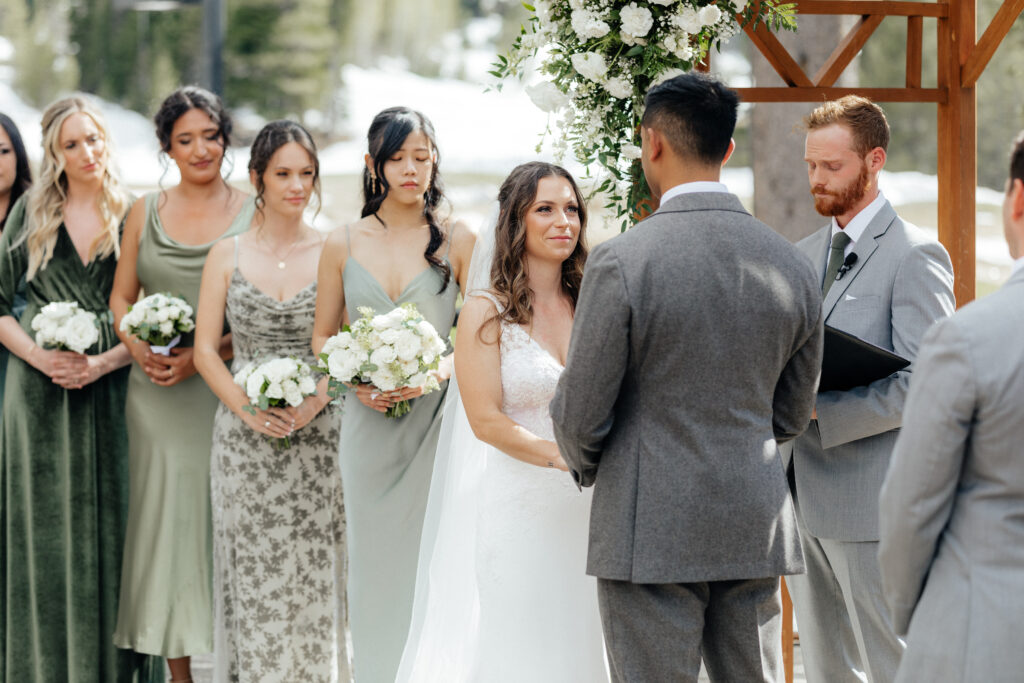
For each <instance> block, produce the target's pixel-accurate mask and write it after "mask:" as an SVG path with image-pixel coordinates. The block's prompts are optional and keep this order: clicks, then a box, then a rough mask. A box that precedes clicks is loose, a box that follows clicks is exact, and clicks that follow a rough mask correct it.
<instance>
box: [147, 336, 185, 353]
mask: <svg viewBox="0 0 1024 683" xmlns="http://www.w3.org/2000/svg"><path fill="white" fill-rule="evenodd" d="M180 342H181V335H180V334H179V335H178V336H177V337H175V338H174V339H172V340H171V341H169V342H167V345H166V346H156V345H155V344H150V345H149V350H150V351H152V352H153V353H156V354H159V355H161V356H169V355H171V349H173V348H174V347H175V346H177V345H178V344H179V343H180Z"/></svg>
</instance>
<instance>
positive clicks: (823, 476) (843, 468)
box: [783, 95, 954, 683]
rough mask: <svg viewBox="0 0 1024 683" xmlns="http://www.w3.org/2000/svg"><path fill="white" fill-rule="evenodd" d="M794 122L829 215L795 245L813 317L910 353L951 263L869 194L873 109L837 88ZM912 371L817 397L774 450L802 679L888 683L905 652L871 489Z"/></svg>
mask: <svg viewBox="0 0 1024 683" xmlns="http://www.w3.org/2000/svg"><path fill="white" fill-rule="evenodd" d="M804 127H805V129H806V131H807V139H806V145H805V159H804V160H805V161H806V162H807V174H808V180H809V181H810V190H811V194H812V195H813V197H814V208H815V209H816V210H817V211H818V213H820V214H822V215H823V216H826V217H828V218H829V219H830V221H829V224H828V225H825V226H824V227H822V228H821V229H820V230H818V231H817V232H815V233H814V234H812V235H811V236H809V237H807V238H806V239H804V240H802V241H800V242H799V243H798V244H797V247H798V248H799V249H800V250H801V251H803V252H804V254H806V255H807V256H808V257H810V259H811V261H812V262H813V263H814V264H815V266H816V267H817V268H818V269H819V270H818V272H819V273H821V277H822V295H823V306H824V315H825V324H826V325H828V326H831V327H834V328H836V329H838V330H841V331H843V332H847V333H849V334H852V335H854V336H856V337H858V338H860V339H862V340H864V341H867V342H869V343H871V344H874V345H875V346H879V347H882V348H883V349H886V350H889V351H892V352H894V353H896V354H898V355H899V356H902V357H903V358H906V359H909V360H913V358H914V357H915V356H916V355H917V349H918V345H919V343H920V340H921V337H922V336H923V335H924V333H925V330H927V329H928V327H930V326H931V324H932V323H934V322H935V321H936V320H939V319H941V318H945V317H946V316H948V315H950V314H951V313H952V312H953V309H954V301H953V267H952V264H951V263H950V259H949V255H948V254H947V253H946V250H945V249H944V248H943V246H942V245H941V244H939V243H938V242H937V241H936V240H934V239H932V238H931V237H929V236H928V235H927V234H925V233H923V232H922V231H921V230H919V229H918V228H916V227H915V226H913V225H911V224H910V223H907V222H906V221H904V220H903V219H901V218H900V217H899V216H898V215H897V214H896V211H895V209H893V207H892V204H890V203H889V202H888V200H886V198H885V196H884V195H883V194H882V192H881V191H880V190H879V187H878V176H879V173H880V172H881V170H882V168H883V166H885V161H886V149H887V148H888V144H889V137H890V130H889V124H888V121H887V120H886V117H885V113H884V112H883V111H882V109H881V108H880V107H878V106H877V105H876V104H874V103H873V102H871V101H870V100H868V99H866V98H863V97H859V96H854V95H849V96H846V97H843V98H841V99H838V100H835V101H831V102H826V103H824V104H822V105H821V106H819V107H818V108H817V109H815V110H814V111H813V112H811V114H809V115H808V116H807V117H806V118H805V119H804ZM912 368H913V365H911V366H910V367H909V368H907V369H904V370H901V371H899V372H896V373H894V374H892V375H890V376H888V377H885V378H882V379H879V380H877V381H873V382H870V383H866V384H865V385H863V386H856V387H853V388H852V389H849V390H846V391H823V392H820V393H819V394H818V398H817V403H816V406H815V412H814V416H813V418H812V420H811V424H810V427H809V428H808V429H807V431H805V432H804V433H803V435H802V436H800V437H799V438H797V439H796V440H795V441H794V442H793V445H792V449H791V453H790V452H786V451H784V453H783V457H784V462H786V464H787V474H788V477H789V482H790V488H791V490H792V493H793V498H794V500H795V502H796V507H797V518H798V520H799V524H800V536H801V541H802V544H803V550H804V555H805V558H806V562H807V573H806V574H804V575H801V576H794V577H789V578H787V584H788V586H789V588H790V591H791V593H792V595H793V605H794V608H795V609H796V617H797V623H799V624H800V645H801V651H802V654H803V659H804V666H805V668H806V671H807V678H808V680H812V681H857V680H864V676H866V677H867V680H868V681H869V682H871V683H874V682H876V681H891V680H892V679H893V676H894V675H895V673H896V668H897V666H898V665H899V660H900V657H901V655H902V652H903V647H904V646H903V643H902V641H901V640H900V639H899V638H897V636H896V634H895V633H894V631H893V628H892V622H891V620H890V618H889V616H888V611H887V610H886V608H885V604H884V601H883V598H882V591H881V582H880V578H879V568H878V559H877V553H878V495H879V491H880V489H881V486H882V480H883V479H884V477H885V473H886V469H887V468H888V465H889V458H890V455H891V453H892V449H893V445H894V444H895V442H896V437H897V435H898V433H899V427H900V422H901V419H902V413H903V401H904V399H905V397H906V394H907V387H908V384H909V382H910V373H911V370H912ZM787 456H789V457H787Z"/></svg>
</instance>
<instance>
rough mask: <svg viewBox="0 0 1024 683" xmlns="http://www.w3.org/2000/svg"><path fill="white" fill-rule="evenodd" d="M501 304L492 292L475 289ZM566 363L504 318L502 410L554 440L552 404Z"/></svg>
mask: <svg viewBox="0 0 1024 683" xmlns="http://www.w3.org/2000/svg"><path fill="white" fill-rule="evenodd" d="M474 294H476V295H479V296H482V297H484V298H486V299H488V300H490V301H491V302H492V303H493V304H494V305H495V306H498V305H499V304H498V302H497V300H496V299H495V298H494V297H493V296H491V295H490V294H488V293H484V292H474ZM562 370H564V368H563V367H562V364H561V363H559V362H558V361H557V360H555V358H554V357H553V356H552V355H551V354H550V353H548V352H547V351H545V350H544V348H543V347H542V346H541V345H540V344H538V343H537V342H536V341H535V340H534V339H533V338H532V337H531V336H530V335H529V334H527V332H526V330H524V329H523V328H522V327H521V326H519V325H516V324H514V323H508V322H505V321H501V412H503V413H505V414H506V415H508V416H509V417H510V418H512V419H513V420H514V421H515V422H516V423H518V424H520V425H522V426H524V427H526V428H527V429H529V430H530V431H531V432H533V433H534V434H536V435H537V436H539V437H541V438H542V439H548V440H551V441H554V439H555V434H554V431H553V430H552V427H551V416H550V414H549V413H548V404H549V403H551V399H552V398H554V396H555V387H556V386H557V385H558V378H559V377H560V376H561V374H562Z"/></svg>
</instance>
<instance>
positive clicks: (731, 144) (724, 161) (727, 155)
mask: <svg viewBox="0 0 1024 683" xmlns="http://www.w3.org/2000/svg"><path fill="white" fill-rule="evenodd" d="M735 151H736V138H729V149H727V150H725V156H724V157H722V166H725V165H726V164H727V163H728V162H729V158H730V157H732V153H733V152H735Z"/></svg>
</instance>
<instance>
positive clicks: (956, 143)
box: [938, 0, 978, 306]
mask: <svg viewBox="0 0 1024 683" xmlns="http://www.w3.org/2000/svg"><path fill="white" fill-rule="evenodd" d="M945 2H946V4H948V5H949V14H948V16H946V17H942V18H940V19H939V20H938V24H939V25H938V33H939V35H938V38H939V41H938V51H939V73H938V81H939V83H938V85H939V89H940V90H943V89H944V90H946V92H947V93H948V96H947V97H946V99H945V101H943V102H939V105H938V124H939V150H938V152H939V157H938V162H939V163H938V166H939V207H938V208H939V216H938V218H939V241H940V242H942V244H943V245H944V246H945V247H946V249H947V251H949V256H950V258H951V259H952V261H953V274H954V276H955V278H956V281H955V284H954V287H953V291H954V293H955V294H956V303H957V305H958V306H962V305H964V304H966V303H967V302H969V301H971V300H972V299H974V284H975V273H974V240H975V230H974V222H975V213H976V207H975V192H976V188H977V186H978V135H977V99H978V98H977V87H976V85H975V84H974V83H970V84H968V85H966V87H965V85H964V84H963V83H962V82H961V67H962V66H963V65H964V64H965V63H966V62H967V59H968V57H970V55H971V52H972V50H973V48H974V44H975V37H976V30H977V29H976V17H977V6H976V0H945Z"/></svg>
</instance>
